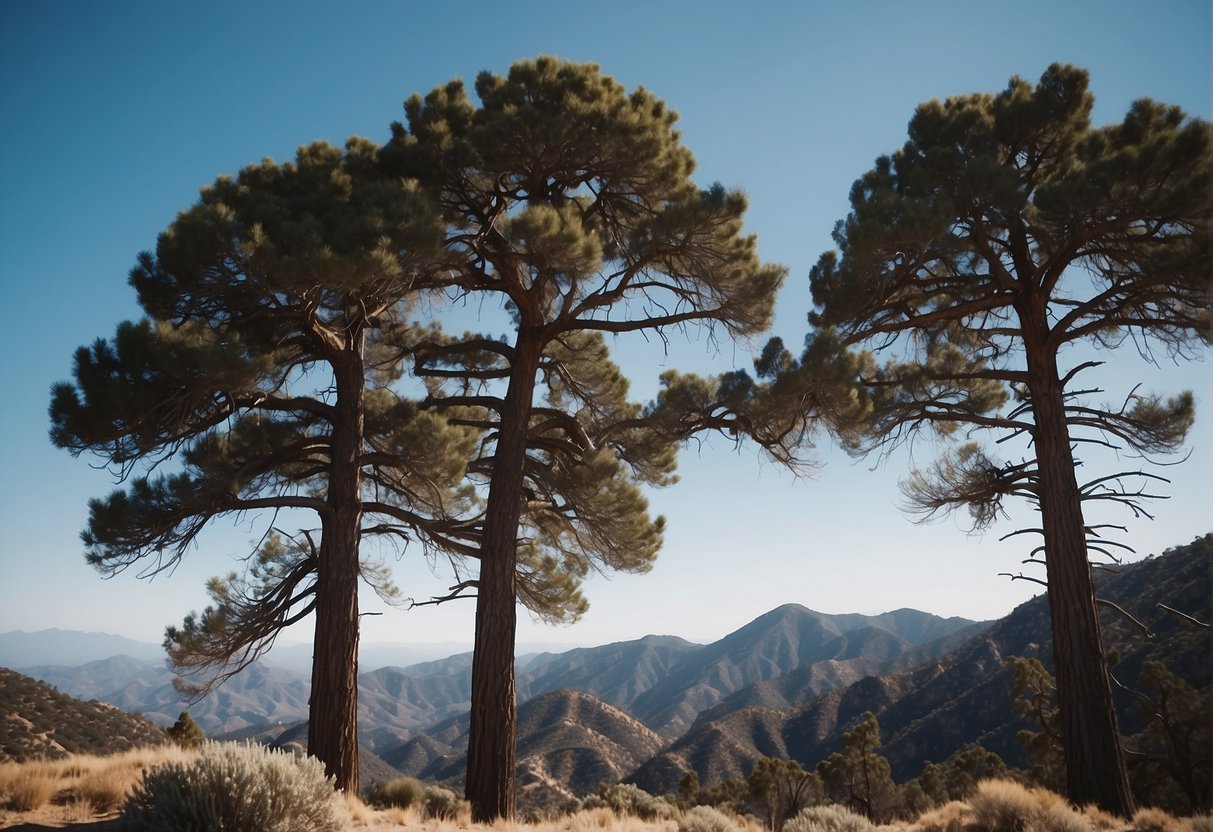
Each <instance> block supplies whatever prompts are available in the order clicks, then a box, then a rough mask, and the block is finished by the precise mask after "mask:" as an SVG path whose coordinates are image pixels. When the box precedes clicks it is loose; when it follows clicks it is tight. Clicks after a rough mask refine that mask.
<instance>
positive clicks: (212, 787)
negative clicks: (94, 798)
mask: <svg viewBox="0 0 1213 832" xmlns="http://www.w3.org/2000/svg"><path fill="white" fill-rule="evenodd" d="M122 820H123V824H124V826H123V828H125V829H130V830H133V832H143V830H146V832H157V830H165V829H172V830H174V832H206V831H207V830H215V829H222V830H224V831H225V832H229V831H230V832H340V830H341V829H342V828H343V827H344V824H345V822H346V816H345V809H344V806H343V805H342V804H341V802H340V797H339V795H338V793H337V792H336V791H334V789H333V781H332V779H331V778H327V777H325V776H324V768H323V766H321V764H320V761H319V760H317V759H315V758H314V757H296V756H294V755H292V754H288V753H285V752H282V751H274V750H271V749H267V748H264V747H262V746H256V745H235V744H231V743H216V742H207V743H205V744H204V745H203V746H202V751H201V753H200V754H199V755H198V756H197V757H196V758H195V759H194V760H193V761H192V762H186V763H169V764H168V765H164V766H160V767H157V768H154V769H152V770H151V771H149V772H147V774H146V775H144V778H143V782H142V783H140V784H139V785H138V786H137V787H136V788H135V791H134V792H133V793H132V794H131V796H130V797H129V798H128V799H127V801H126V802H125V803H124V804H123V806H122Z"/></svg>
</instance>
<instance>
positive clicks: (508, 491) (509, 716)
mask: <svg viewBox="0 0 1213 832" xmlns="http://www.w3.org/2000/svg"><path fill="white" fill-rule="evenodd" d="M541 351H542V346H541V344H540V343H539V341H538V339H537V338H534V337H528V333H526V332H525V331H524V332H521V333H520V334H519V337H518V344H517V346H516V347H515V353H514V359H513V366H512V367H511V372H510V384H509V389H508V390H507V391H506V396H505V402H504V405H503V408H502V413H501V428H500V430H499V435H498V438H497V447H496V450H495V452H494V460H493V475H492V478H491V479H490V481H489V495H488V505H487V508H486V514H485V522H484V543H483V544H482V546H481V552H480V578H479V584H478V586H477V590H476V646H475V649H474V651H473V653H472V713H471V726H470V728H469V734H468V768H467V784H466V786H465V790H464V793H465V795H466V796H467V799H468V801H469V802H470V803H471V804H472V819H473V820H475V821H478V822H489V821H492V820H494V819H496V818H507V819H510V818H513V817H514V806H515V795H514V769H515V766H516V765H517V762H516V751H515V747H514V725H515V720H516V715H517V714H516V712H517V702H516V699H515V692H514V635H515V628H516V622H517V607H516V598H517V592H516V589H515V586H514V580H515V576H516V565H517V559H518V520H519V515H520V507H521V504H522V485H523V472H524V468H525V464H526V447H527V432H528V428H529V424H530V418H531V403H532V402H531V400H532V397H533V395H534V391H535V374H536V373H537V371H538V368H539V356H540V353H541Z"/></svg>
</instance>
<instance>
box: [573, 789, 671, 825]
mask: <svg viewBox="0 0 1213 832" xmlns="http://www.w3.org/2000/svg"><path fill="white" fill-rule="evenodd" d="M583 806H584V807H585V808H586V809H594V808H597V807H599V806H605V807H606V808H608V809H611V810H613V811H614V812H615V813H616V814H620V815H632V816H633V817H637V818H640V819H641V820H669V819H670V818H673V817H674V815H675V810H674V806H673V805H672V804H671V803H670V802H669V801H667V800H665V799H664V798H660V797H653V795H651V794H649V793H648V792H646V791H645V790H644V789H642V788H640V787H639V786H636V785H634V784H632V783H616V784H615V785H614V786H609V787H607V788H605V789H603V790H602V791H601V792H600V793H599V794H598V795H594V796H591V797H588V798H586V801H585V803H584V804H583Z"/></svg>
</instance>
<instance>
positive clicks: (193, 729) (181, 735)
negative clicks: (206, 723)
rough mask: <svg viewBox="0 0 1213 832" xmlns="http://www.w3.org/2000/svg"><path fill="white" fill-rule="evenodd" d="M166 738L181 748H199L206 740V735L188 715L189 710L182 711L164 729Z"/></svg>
mask: <svg viewBox="0 0 1213 832" xmlns="http://www.w3.org/2000/svg"><path fill="white" fill-rule="evenodd" d="M164 733H166V734H168V738H169V739H170V740H172V741H173V742H175V743H176V744H177V745H179V746H181V747H182V748H200V747H201V746H202V743H204V742H205V741H206V735H205V734H203V733H202V729H201V728H199V727H198V723H197V722H195V721H194V718H193V717H192V716H190V712H189V711H182V712H181V716H179V717H177V721H176V722H174V723H173V724H172V725H171V726H170V727H168V728H166V729H165V730H164Z"/></svg>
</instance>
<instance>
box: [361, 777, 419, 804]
mask: <svg viewBox="0 0 1213 832" xmlns="http://www.w3.org/2000/svg"><path fill="white" fill-rule="evenodd" d="M366 798H367V801H368V802H369V803H371V804H373V805H375V806H382V807H387V806H396V807H399V808H401V809H407V808H409V807H410V806H422V805H425V803H426V802H427V800H426V798H427V795H426V789H425V786H424V785H423V784H422V783H421V781H419V780H417V779H416V778H414V777H396V778H394V779H392V780H389V781H387V782H386V783H376V784H374V785H373V786H371V788H370V789H368V790H367V793H366Z"/></svg>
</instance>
